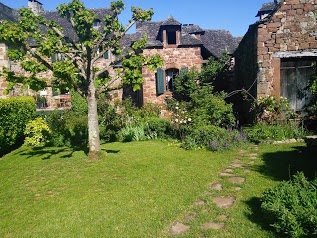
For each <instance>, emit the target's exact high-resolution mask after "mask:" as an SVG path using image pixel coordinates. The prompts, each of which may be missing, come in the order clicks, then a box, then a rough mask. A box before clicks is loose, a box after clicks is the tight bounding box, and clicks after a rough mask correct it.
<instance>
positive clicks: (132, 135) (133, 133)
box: [118, 126, 145, 142]
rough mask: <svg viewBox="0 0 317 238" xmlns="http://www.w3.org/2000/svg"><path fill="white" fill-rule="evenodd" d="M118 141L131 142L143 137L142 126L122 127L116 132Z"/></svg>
mask: <svg viewBox="0 0 317 238" xmlns="http://www.w3.org/2000/svg"><path fill="white" fill-rule="evenodd" d="M118 138H119V141H122V142H131V141H141V140H144V139H145V133H144V128H143V127H142V126H126V127H123V128H122V129H121V130H120V131H119V134H118Z"/></svg>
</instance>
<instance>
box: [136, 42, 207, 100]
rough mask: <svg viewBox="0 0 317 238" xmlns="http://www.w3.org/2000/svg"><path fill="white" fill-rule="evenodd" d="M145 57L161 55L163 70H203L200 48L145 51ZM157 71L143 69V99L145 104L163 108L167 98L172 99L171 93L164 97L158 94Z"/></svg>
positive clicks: (165, 94)
mask: <svg viewBox="0 0 317 238" xmlns="http://www.w3.org/2000/svg"><path fill="white" fill-rule="evenodd" d="M143 53H144V55H145V56H152V55H155V54H159V55H160V56H161V57H162V59H163V61H164V65H163V67H162V69H163V70H166V69H169V68H177V69H181V68H184V67H187V68H193V67H195V68H197V70H200V69H201V65H202V59H201V50H200V47H191V48H164V49H145V50H144V52H143ZM155 73H156V72H155V71H151V70H149V69H148V68H144V69H143V72H142V74H143V78H144V84H143V98H144V103H147V102H152V103H154V104H157V105H160V106H163V105H164V101H165V99H166V98H167V97H171V96H172V93H171V92H166V93H164V94H162V95H157V94H156V80H155Z"/></svg>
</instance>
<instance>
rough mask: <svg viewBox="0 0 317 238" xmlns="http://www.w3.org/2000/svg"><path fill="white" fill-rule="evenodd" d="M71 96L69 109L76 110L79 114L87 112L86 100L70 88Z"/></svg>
mask: <svg viewBox="0 0 317 238" xmlns="http://www.w3.org/2000/svg"><path fill="white" fill-rule="evenodd" d="M71 96H72V108H71V110H72V111H74V112H78V113H80V114H83V115H85V114H87V112H88V105H87V102H86V100H85V99H84V98H83V97H82V96H81V95H80V94H79V93H78V92H76V91H75V90H71Z"/></svg>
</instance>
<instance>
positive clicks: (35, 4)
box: [28, 0, 44, 15]
mask: <svg viewBox="0 0 317 238" xmlns="http://www.w3.org/2000/svg"><path fill="white" fill-rule="evenodd" d="M28 8H29V9H31V10H32V12H33V13H34V14H35V15H40V14H41V13H43V12H44V9H43V4H42V3H40V2H39V1H37V0H28Z"/></svg>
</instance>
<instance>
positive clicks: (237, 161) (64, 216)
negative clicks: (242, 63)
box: [0, 60, 317, 237]
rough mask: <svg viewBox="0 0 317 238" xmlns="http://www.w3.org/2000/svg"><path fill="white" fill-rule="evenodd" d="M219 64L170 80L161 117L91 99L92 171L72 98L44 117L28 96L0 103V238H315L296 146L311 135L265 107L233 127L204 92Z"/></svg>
mask: <svg viewBox="0 0 317 238" xmlns="http://www.w3.org/2000/svg"><path fill="white" fill-rule="evenodd" d="M224 62H225V60H224V61H213V60H210V62H209V64H208V65H207V66H206V67H205V68H204V69H203V70H202V72H197V71H195V70H193V69H191V70H188V71H187V72H183V73H182V74H181V75H179V77H178V78H177V80H176V81H175V85H174V87H175V88H174V95H175V97H173V98H169V99H167V100H166V105H165V107H164V108H161V107H158V106H156V105H153V104H150V103H149V104H145V105H144V106H143V107H141V108H138V107H136V106H135V105H134V104H133V103H132V100H131V99H127V100H124V101H119V100H112V101H111V103H109V97H108V95H106V94H104V95H99V98H98V116H99V131H100V137H101V139H102V141H103V143H102V146H101V148H102V149H101V151H100V154H99V155H98V157H99V160H97V161H92V160H89V159H88V152H89V150H88V147H87V144H88V141H87V140H88V128H87V124H88V123H87V104H86V102H85V100H84V99H82V98H81V96H79V95H78V94H76V92H72V108H71V109H69V110H65V111H54V112H51V113H48V114H43V115H36V105H35V101H34V99H33V98H31V97H17V98H10V99H3V100H1V101H0V111H1V113H0V121H1V125H2V127H1V130H0V152H1V155H2V157H1V158H0V176H1V178H2V182H1V184H0V211H1V213H0V236H1V237H172V236H178V235H179V236H181V237H219V236H221V237H277V236H278V237H280V236H281V237H314V236H316V235H317V180H316V174H317V160H316V159H314V158H315V157H316V156H315V155H314V153H315V151H314V150H313V149H312V148H309V147H307V146H306V144H305V143H304V141H303V138H305V136H307V135H311V134H314V133H316V131H313V130H311V128H308V127H306V125H305V124H304V123H302V121H300V120H296V115H295V114H294V112H292V110H291V109H290V108H289V106H288V102H287V99H283V98H281V99H276V98H274V97H267V98H263V99H259V100H258V101H256V102H254V108H253V110H254V113H255V114H256V120H255V123H254V124H253V125H250V126H245V127H241V126H239V125H237V123H236V118H235V115H234V111H233V107H232V104H230V103H228V102H227V101H226V100H227V94H226V93H224V92H215V90H214V87H213V82H214V80H215V77H216V76H217V75H219V73H223V72H224V71H225V70H226V64H225V63H224ZM197 82H199V83H197ZM312 82H313V81H312ZM312 85H313V84H312ZM311 88H312V93H313V94H314V92H313V89H314V88H313V86H312V87H311ZM309 108H310V110H313V111H312V112H311V114H312V115H314V114H315V113H316V112H315V111H314V110H315V109H314V108H316V107H314V104H312V106H310V107H309ZM162 110H166V112H167V114H168V115H169V117H167V118H161V117H160V115H161V112H162ZM277 141H278V142H279V143H276V142H277Z"/></svg>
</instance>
